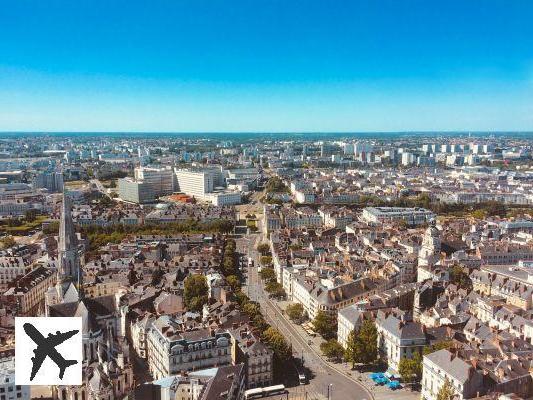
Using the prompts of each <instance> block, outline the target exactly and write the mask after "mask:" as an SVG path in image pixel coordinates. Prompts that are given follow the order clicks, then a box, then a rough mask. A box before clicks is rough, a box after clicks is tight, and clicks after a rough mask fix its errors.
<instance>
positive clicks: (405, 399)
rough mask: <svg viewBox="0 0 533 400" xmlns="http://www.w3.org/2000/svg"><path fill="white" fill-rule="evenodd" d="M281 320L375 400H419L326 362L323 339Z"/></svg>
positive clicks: (412, 394)
mask: <svg viewBox="0 0 533 400" xmlns="http://www.w3.org/2000/svg"><path fill="white" fill-rule="evenodd" d="M273 303H274V304H275V306H276V307H277V308H278V309H280V310H283V311H285V309H286V307H287V305H289V304H291V302H289V301H273ZM283 318H284V319H285V320H286V321H288V322H289V323H290V324H291V325H292V326H293V327H294V328H295V329H296V331H297V332H298V334H299V335H300V337H301V338H302V339H304V340H306V341H307V342H308V343H309V342H310V343H311V344H310V346H309V347H311V348H312V350H313V351H314V352H315V353H316V355H318V356H319V357H320V358H321V359H322V360H323V361H324V362H326V363H327V364H328V365H329V366H330V367H332V368H334V369H335V370H337V371H338V372H339V373H341V374H343V375H345V376H347V377H349V378H350V379H352V380H356V381H357V382H358V383H359V384H361V385H362V386H363V387H365V388H366V390H367V391H368V392H369V393H370V394H371V395H372V397H373V398H374V399H375V400H385V399H390V397H391V396H394V398H395V399H400V400H415V399H416V400H418V399H420V393H419V392H413V391H411V390H410V389H407V388H402V389H397V390H392V389H389V388H388V387H387V386H379V385H378V386H376V385H375V383H374V381H372V379H370V373H371V372H363V373H361V372H359V371H356V370H352V368H351V365H350V364H349V363H346V362H342V363H334V362H330V361H328V360H327V359H326V358H325V357H324V356H323V354H322V352H321V351H320V344H321V343H322V342H324V339H322V338H321V337H320V336H318V335H317V336H316V337H314V338H313V337H311V336H310V335H308V334H307V332H306V331H305V330H304V328H303V327H302V326H301V325H298V324H295V323H294V322H292V321H291V320H290V319H289V318H288V317H287V316H286V315H285V314H283Z"/></svg>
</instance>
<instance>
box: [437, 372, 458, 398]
mask: <svg viewBox="0 0 533 400" xmlns="http://www.w3.org/2000/svg"><path fill="white" fill-rule="evenodd" d="M454 394H455V392H454V390H453V386H452V383H451V382H450V381H449V379H448V378H447V377H446V378H445V379H444V383H443V384H442V386H441V388H440V389H439V391H438V393H437V400H451V398H452V397H453V395H454Z"/></svg>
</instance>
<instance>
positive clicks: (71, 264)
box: [57, 193, 81, 287]
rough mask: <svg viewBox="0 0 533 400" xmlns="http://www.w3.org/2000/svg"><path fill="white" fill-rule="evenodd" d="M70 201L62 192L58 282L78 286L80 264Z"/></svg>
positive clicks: (79, 281)
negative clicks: (71, 283)
mask: <svg viewBox="0 0 533 400" xmlns="http://www.w3.org/2000/svg"><path fill="white" fill-rule="evenodd" d="M71 212H72V201H71V200H70V197H69V196H68V195H67V194H65V193H64V194H63V205H62V206H61V220H60V222H59V246H58V249H57V252H58V262H59V265H58V282H60V283H63V282H73V283H74V284H76V285H77V286H78V287H79V284H80V283H81V270H80V268H81V266H80V254H79V248H78V247H79V246H78V238H77V236H76V231H75V230H74V222H73V221H72V213H71Z"/></svg>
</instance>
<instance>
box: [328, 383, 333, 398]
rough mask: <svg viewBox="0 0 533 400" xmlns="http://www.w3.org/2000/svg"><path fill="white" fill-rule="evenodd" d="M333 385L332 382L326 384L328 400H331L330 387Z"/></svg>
mask: <svg viewBox="0 0 533 400" xmlns="http://www.w3.org/2000/svg"><path fill="white" fill-rule="evenodd" d="M332 387H333V383H330V384H329V385H328V400H331V394H332V390H331V388H332Z"/></svg>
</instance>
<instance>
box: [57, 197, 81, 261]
mask: <svg viewBox="0 0 533 400" xmlns="http://www.w3.org/2000/svg"><path fill="white" fill-rule="evenodd" d="M77 247H78V238H77V236H76V231H75V230H74V222H73V221H72V201H71V200H70V197H69V196H68V195H67V194H66V193H63V204H62V206H61V219H60V223H59V248H58V250H59V251H67V250H70V249H73V248H77Z"/></svg>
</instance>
